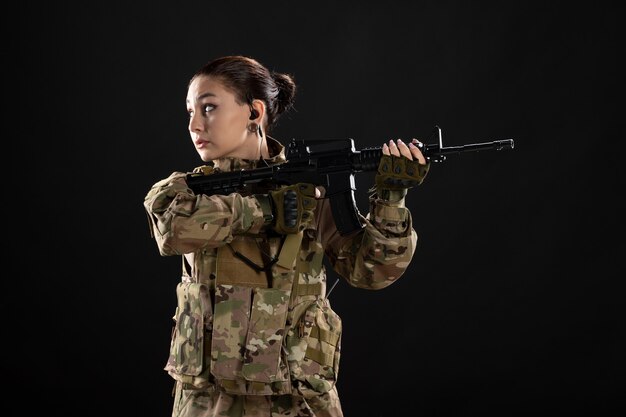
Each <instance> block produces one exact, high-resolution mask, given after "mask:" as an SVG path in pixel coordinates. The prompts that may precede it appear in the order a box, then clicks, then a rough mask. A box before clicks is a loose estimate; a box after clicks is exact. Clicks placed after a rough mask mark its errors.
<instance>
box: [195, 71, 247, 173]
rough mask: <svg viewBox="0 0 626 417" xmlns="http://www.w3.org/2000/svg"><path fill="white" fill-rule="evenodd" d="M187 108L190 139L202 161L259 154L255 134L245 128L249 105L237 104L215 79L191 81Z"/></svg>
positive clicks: (207, 78) (232, 96)
mask: <svg viewBox="0 0 626 417" xmlns="http://www.w3.org/2000/svg"><path fill="white" fill-rule="evenodd" d="M187 111H188V113H189V133H190V135H191V140H192V141H193V144H194V146H195V147H196V150H197V151H198V154H199V155H200V158H201V159H202V160H203V161H205V162H208V161H211V160H213V159H218V158H222V157H226V156H228V157H236V158H245V159H254V158H255V157H258V156H257V155H256V153H257V152H258V150H257V146H256V145H257V144H258V140H257V138H256V134H254V133H251V132H250V131H249V130H248V129H247V126H248V124H249V123H250V122H251V120H250V106H248V105H247V104H238V103H237V101H236V99H235V94H234V93H232V92H231V91H230V90H227V89H226V88H224V86H223V84H222V83H221V82H220V81H219V80H218V79H216V78H213V77H210V76H201V77H198V78H196V79H195V80H193V81H192V83H191V85H190V86H189V90H188V91H187Z"/></svg>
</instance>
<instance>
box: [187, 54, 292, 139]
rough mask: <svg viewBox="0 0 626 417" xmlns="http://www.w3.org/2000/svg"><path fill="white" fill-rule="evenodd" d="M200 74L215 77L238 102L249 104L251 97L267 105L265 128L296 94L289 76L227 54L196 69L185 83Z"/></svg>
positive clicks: (276, 118)
mask: <svg viewBox="0 0 626 417" xmlns="http://www.w3.org/2000/svg"><path fill="white" fill-rule="evenodd" d="M200 76H211V77H215V78H217V79H219V80H220V81H221V82H222V83H223V84H224V87H225V88H227V89H229V90H231V91H232V92H233V93H234V94H235V97H236V98H237V102H238V103H239V104H243V103H247V104H250V105H252V101H253V100H255V99H258V100H263V101H264V102H265V106H266V108H267V126H266V127H265V129H266V130H267V131H270V130H271V128H272V127H273V126H274V125H275V124H276V121H277V120H278V118H279V116H280V115H281V114H282V113H284V112H285V111H287V110H289V109H290V108H292V107H293V102H294V97H295V94H296V84H295V82H294V78H293V76H291V75H289V74H282V73H277V72H273V71H270V70H269V69H267V67H265V66H264V65H262V64H261V63H259V62H258V61H257V60H255V59H253V58H249V57H246V56H241V55H229V56H224V57H220V58H217V59H214V60H212V61H210V62H209V63H207V64H205V65H204V66H203V67H202V68H200V69H199V70H198V71H197V72H196V73H195V74H194V75H193V77H191V80H189V84H191V83H192V82H193V80H195V79H196V78H198V77H200Z"/></svg>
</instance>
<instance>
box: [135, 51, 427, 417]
mask: <svg viewBox="0 0 626 417" xmlns="http://www.w3.org/2000/svg"><path fill="white" fill-rule="evenodd" d="M295 90H296V86H295V84H294V81H293V79H292V77H291V76H289V75H287V74H280V73H275V72H271V71H269V70H268V69H267V68H266V67H264V66H263V65H261V64H260V63H259V62H258V61H256V60H254V59H251V58H248V57H243V56H226V57H221V58H218V59H215V60H213V61H212V62H209V63H208V64H206V65H205V66H203V67H202V68H201V69H200V70H199V71H198V72H197V73H196V74H194V75H193V77H192V78H191V80H190V82H189V85H188V93H187V100H186V106H187V111H188V112H189V133H190V135H191V140H192V143H193V145H194V146H195V148H196V150H197V151H198V154H199V155H200V158H201V159H202V161H204V162H205V163H206V165H202V166H200V167H197V168H195V169H194V170H192V171H191V172H190V173H195V174H198V175H211V174H212V173H215V172H224V171H233V170H241V169H252V168H256V167H259V166H271V165H275V164H281V163H284V162H286V160H285V149H284V147H283V145H281V143H280V142H278V141H277V140H275V139H273V138H272V137H271V136H269V135H268V134H267V132H269V131H270V130H271V128H272V126H274V125H275V124H276V121H277V120H278V118H279V116H280V115H281V114H283V113H284V112H285V111H286V110H288V109H289V108H290V107H292V104H293V99H294V95H295ZM416 142H417V141H416V140H415V139H414V140H413V142H412V143H409V144H408V145H407V144H405V143H404V142H402V141H401V140H400V139H398V140H397V141H393V140H391V141H389V144H388V145H387V144H384V145H383V147H382V154H383V155H381V167H382V165H383V164H387V165H386V167H387V168H389V167H400V168H401V169H399V170H396V169H386V170H384V169H382V168H379V173H378V174H377V175H376V187H373V188H372V190H371V191H372V193H371V195H370V210H369V213H368V214H367V216H365V217H364V216H360V219H361V222H362V225H363V228H362V229H360V230H358V231H355V232H353V233H351V234H348V235H346V236H342V235H341V234H339V233H338V232H337V228H336V226H335V220H334V219H333V218H332V214H331V210H330V207H329V204H328V202H327V200H325V199H324V198H323V193H324V190H323V189H318V188H316V187H315V185H313V184H302V183H300V184H295V185H291V186H277V185H273V184H272V183H271V181H270V182H266V183H259V184H257V185H255V186H254V187H253V188H251V189H250V190H246V192H241V193H231V194H228V195H204V194H199V195H196V194H195V193H194V192H193V191H192V190H191V189H190V188H189V187H188V185H187V182H186V178H187V174H188V173H185V172H173V173H172V174H171V175H170V176H169V177H168V178H166V179H163V180H161V181H159V182H157V183H155V184H154V186H152V188H151V189H150V191H149V192H148V194H147V195H146V197H145V201H144V207H145V209H146V211H147V213H148V218H149V222H150V228H151V233H152V236H153V237H154V238H155V240H156V243H157V246H158V248H159V252H160V254H161V255H163V256H168V255H182V256H181V258H182V264H183V268H182V270H183V272H182V280H181V282H180V283H179V284H178V285H177V288H176V292H177V299H178V305H177V308H176V313H175V315H174V319H175V322H174V329H173V333H172V341H171V346H170V354H169V358H168V360H167V363H166V366H165V370H167V372H168V373H169V374H170V375H171V376H172V377H173V378H174V379H175V381H176V390H175V398H174V407H173V413H172V415H173V416H185V417H199V416H224V415H227V416H252V415H254V416H342V415H343V414H342V410H341V405H340V401H339V398H338V394H337V388H336V381H337V375H338V366H339V358H340V347H341V330H342V324H341V319H340V318H339V317H338V316H337V314H336V313H335V312H334V311H333V310H332V309H331V307H330V304H329V301H328V299H327V298H326V273H325V268H324V265H323V263H322V261H323V257H324V255H326V256H327V257H328V259H329V261H330V264H331V265H332V267H333V269H334V270H335V271H336V272H337V273H338V274H339V275H340V276H341V277H343V278H345V279H346V280H347V281H348V282H349V283H350V285H352V286H354V287H359V288H368V289H381V288H384V287H386V286H388V285H390V284H391V283H393V282H394V281H395V280H397V279H398V278H399V277H400V276H401V275H402V274H403V273H404V271H405V270H406V268H407V266H408V265H409V262H410V261H411V258H412V256H413V253H414V250H415V243H416V240H417V236H416V233H415V231H414V229H413V227H412V223H411V214H410V212H409V210H408V209H407V208H406V207H405V206H404V196H405V195H406V189H407V188H410V187H412V186H414V185H417V184H420V183H421V182H422V180H423V179H424V177H425V175H426V173H427V172H428V167H429V164H428V163H426V161H425V159H424V157H423V155H422V153H421V152H420V150H419V149H418V147H416V146H415V144H414V143H416ZM398 171H402V172H401V173H400V174H398V173H397V172H398ZM407 173H408V174H409V176H408V178H409V179H408V180H407ZM411 174H412V175H411ZM294 208H295V209H294Z"/></svg>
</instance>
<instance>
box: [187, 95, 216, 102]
mask: <svg viewBox="0 0 626 417" xmlns="http://www.w3.org/2000/svg"><path fill="white" fill-rule="evenodd" d="M205 97H217V96H216V95H215V94H213V93H204V94H200V95H199V96H198V97H196V101H198V100H201V99H203V98H205ZM186 102H187V103H189V100H186Z"/></svg>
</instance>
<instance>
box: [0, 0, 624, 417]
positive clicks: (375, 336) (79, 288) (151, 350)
mask: <svg viewBox="0 0 626 417" xmlns="http://www.w3.org/2000/svg"><path fill="white" fill-rule="evenodd" d="M124 3H128V4H123V3H122V2H100V3H97V4H87V3H82V5H78V6H77V5H74V6H71V7H70V6H59V5H57V4H54V5H48V6H33V5H21V6H16V7H18V8H19V9H18V11H14V12H12V13H9V12H8V11H7V12H6V13H5V16H4V18H3V20H5V28H8V27H12V29H10V30H7V31H8V35H9V36H8V37H7V38H5V39H6V41H5V42H6V43H5V48H6V49H5V53H6V54H7V55H5V56H6V58H5V71H6V72H5V74H6V75H5V76H4V80H5V83H6V88H5V90H6V91H7V93H6V94H5V96H4V97H5V108H8V109H9V110H7V111H5V122H4V128H5V134H4V135H3V136H4V139H5V140H4V143H5V146H6V148H5V149H7V148H8V149H9V152H6V153H5V154H4V155H5V160H6V163H5V182H4V184H5V188H4V189H5V198H4V205H5V210H4V212H5V215H4V217H5V222H6V224H7V225H8V227H7V229H6V230H7V234H5V245H6V246H8V247H9V251H8V253H7V255H5V265H6V268H5V277H4V279H3V282H4V290H3V292H2V306H3V308H4V309H5V314H4V317H5V319H6V321H8V322H9V326H8V329H7V330H6V333H5V338H4V343H3V346H4V349H3V350H4V354H3V358H4V360H3V361H2V370H3V371H5V372H3V374H4V375H5V383H7V384H8V385H9V386H11V387H12V388H14V389H15V395H21V396H25V397H26V400H19V401H18V400H16V399H14V400H12V401H9V404H12V406H14V407H16V409H17V410H19V412H18V413H16V414H12V415H30V414H32V415H35V414H36V415H41V413H40V412H39V413H35V410H36V409H41V410H46V411H51V410H58V411H61V412H62V413H63V415H95V414H99V413H104V414H111V415H119V416H122V415H123V416H126V415H128V416H136V415H146V416H148V415H149V416H154V417H157V416H169V415H170V413H171V405H172V398H171V396H170V392H171V388H172V380H171V378H170V377H169V376H168V375H167V374H166V373H165V372H164V371H163V369H162V368H163V366H164V364H165V360H166V357H167V353H168V348H169V337H170V329H171V325H172V318H171V316H172V315H173V312H174V307H175V294H174V290H175V286H176V284H177V282H178V280H179V276H180V273H179V272H180V259H179V258H178V257H172V258H164V257H161V256H159V254H158V250H157V247H156V244H155V242H154V241H153V240H151V238H150V235H149V229H148V224H147V220H146V215H145V213H144V210H143V206H142V202H143V197H144V195H145V194H146V193H147V191H148V189H149V187H150V186H151V185H152V184H153V183H154V182H156V181H157V180H159V179H161V178H164V177H166V176H167V175H169V173H170V172H171V171H174V170H187V169H190V168H193V167H194V166H197V165H200V164H201V161H200V160H199V158H198V156H197V154H196V152H195V150H194V149H193V146H192V145H191V143H190V139H189V136H188V133H187V131H186V126H187V116H186V114H185V107H184V99H185V95H186V83H187V81H188V79H189V77H190V76H191V74H192V73H193V72H194V71H195V70H196V69H198V68H199V67H200V66H201V65H202V64H204V63H205V62H207V61H208V60H210V59H212V58H215V57H218V56H221V55H226V54H244V55H249V56H252V57H254V58H256V59H258V60H260V61H261V62H262V63H264V64H265V65H267V66H268V67H269V68H270V69H273V70H276V71H279V72H288V73H291V74H293V75H294V76H295V79H296V81H297V83H298V86H299V91H298V95H297V100H296V109H295V111H293V112H291V113H288V114H287V115H285V116H284V117H283V118H282V119H281V121H280V123H279V125H278V127H277V128H276V130H275V131H274V132H273V136H274V137H276V138H278V139H280V140H282V141H283V143H286V142H287V141H288V140H289V139H291V138H293V137H295V138H303V139H323V138H328V139H334V138H347V137H350V138H353V139H354V140H355V143H356V146H357V148H362V147H366V146H380V145H382V143H383V142H385V141H388V140H389V139H392V138H404V139H410V138H412V137H419V138H423V137H424V135H426V134H428V133H429V132H430V130H431V129H432V128H433V126H434V125H439V126H441V128H442V131H443V140H444V144H447V145H450V146H452V145H461V144H464V143H473V142H478V141H491V140H495V139H508V138H512V139H514V140H515V148H514V149H513V150H506V151H498V152H496V151H485V152H478V153H471V154H463V155H458V156H451V157H449V158H448V160H447V161H445V162H443V163H441V164H435V165H433V166H432V168H431V171H430V173H429V174H428V178H427V180H426V181H425V182H424V184H423V185H422V186H420V187H418V188H417V189H414V190H412V191H411V193H410V194H409V196H408V199H407V205H408V207H409V208H410V209H411V212H412V215H413V220H414V228H415V230H416V231H417V233H418V236H419V241H418V247H417V250H416V252H415V256H414V258H413V261H412V264H411V266H410V267H409V269H408V270H407V272H406V274H405V275H404V276H403V277H402V278H401V279H400V280H399V281H398V282H397V283H395V284H393V285H392V286H391V287H389V288H387V289H385V290H382V291H376V292H372V291H365V290H358V289H355V288H352V287H350V286H349V285H348V284H347V283H346V282H345V281H341V282H340V283H339V284H338V285H337V286H336V288H335V289H334V291H333V293H332V296H331V302H332V304H333V307H334V309H335V310H336V311H337V312H338V313H339V314H340V315H341V316H342V318H343V322H344V327H345V329H344V336H343V350H342V352H343V353H342V359H341V371H340V376H339V382H338V388H339V392H340V396H341V398H342V402H343V407H344V412H345V414H346V416H349V417H355V416H364V417H369V416H372V417H378V416H398V415H405V414H407V412H408V411H410V413H411V415H418V416H467V415H484V414H491V413H493V414H495V413H497V414H498V415H503V416H508V415H521V414H524V415H534V414H535V413H536V412H540V411H544V412H545V411H547V412H550V413H553V414H556V415H566V414H567V415H572V414H580V415H591V414H593V415H617V414H618V413H617V411H621V412H622V413H623V412H624V406H623V401H622V398H623V385H622V386H621V388H620V385H619V384H623V383H624V359H623V358H624V346H625V345H624V332H623V331H624V327H623V323H624V321H623V319H619V311H621V310H622V308H621V307H622V305H623V294H624V292H623V285H622V280H623V276H624V255H625V254H626V253H625V250H624V249H625V245H624V236H625V233H624V221H623V213H624V204H623V202H622V198H623V194H624V191H623V190H624V173H623V169H622V159H623V153H622V149H623V145H622V141H623V138H624V128H623V108H622V107H623V106H622V104H621V103H622V100H623V90H622V88H621V87H622V86H621V83H622V71H623V69H622V68H619V67H618V62H619V60H620V58H621V56H622V55H623V53H624V51H623V49H624V46H623V43H621V42H620V41H618V36H619V35H620V33H619V32H621V31H620V30H619V28H618V26H619V25H621V18H620V14H619V10H618V8H617V7H616V6H613V5H610V3H608V2H604V3H601V4H599V5H598V4H596V3H594V5H593V6H592V5H591V3H587V4H581V5H579V6H574V5H573V4H574V3H573V2H572V3H570V2H545V3H546V4H542V5H539V4H531V3H528V2H515V3H512V2H494V3H493V4H488V3H485V2H434V1H432V2H431V1H429V2H413V4H412V5H402V6H400V5H393V4H392V2H385V3H384V4H385V5H382V4H372V5H371V6H365V5H364V4H362V3H359V2H346V3H341V4H334V3H333V2H329V3H324V2H306V3H302V4H299V3H296V2H287V1H281V2H273V3H271V4H266V3H263V2H250V3H247V4H244V3H241V2H179V3H180V4H179V5H177V6H173V5H170V3H172V2H166V3H167V4H166V5H156V3H157V2H143V4H141V5H137V4H136V2H124ZM407 4H408V2H407ZM372 180H373V177H372V176H371V175H369V174H363V175H361V176H358V177H357V199H358V203H359V207H360V208H361V210H362V211H363V212H366V211H367V204H366V203H367V200H366V190H367V188H368V187H369V186H370V184H371V181H372ZM336 278H337V276H336V275H335V274H334V273H333V272H330V281H331V283H332V282H334V281H335V280H336ZM13 398H17V397H13ZM407 410H408V411H407Z"/></svg>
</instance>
